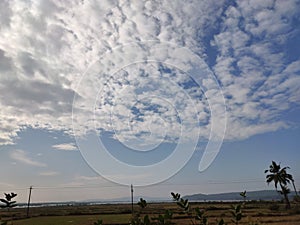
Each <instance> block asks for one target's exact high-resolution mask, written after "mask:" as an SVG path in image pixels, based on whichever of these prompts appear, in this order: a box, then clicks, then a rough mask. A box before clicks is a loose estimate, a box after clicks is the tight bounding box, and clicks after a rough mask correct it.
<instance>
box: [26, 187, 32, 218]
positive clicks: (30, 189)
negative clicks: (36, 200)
mask: <svg viewBox="0 0 300 225" xmlns="http://www.w3.org/2000/svg"><path fill="white" fill-rule="evenodd" d="M31 191H32V186H30V188H29V197H28V203H27V217H29V207H30V198H31Z"/></svg>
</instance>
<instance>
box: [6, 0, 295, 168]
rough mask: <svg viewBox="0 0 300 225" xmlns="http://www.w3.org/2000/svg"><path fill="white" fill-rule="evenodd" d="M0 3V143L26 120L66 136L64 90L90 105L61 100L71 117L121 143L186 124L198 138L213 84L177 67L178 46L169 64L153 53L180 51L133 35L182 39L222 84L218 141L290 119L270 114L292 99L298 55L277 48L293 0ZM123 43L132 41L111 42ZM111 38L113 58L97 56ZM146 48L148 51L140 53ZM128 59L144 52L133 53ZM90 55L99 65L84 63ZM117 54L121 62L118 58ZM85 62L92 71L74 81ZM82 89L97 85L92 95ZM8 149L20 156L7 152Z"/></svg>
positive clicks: (205, 127) (291, 28)
mask: <svg viewBox="0 0 300 225" xmlns="http://www.w3.org/2000/svg"><path fill="white" fill-rule="evenodd" d="M0 4H1V7H0V10H1V13H0V15H1V20H0V21H1V26H0V32H1V37H0V73H1V76H0V92H1V98H0V106H1V112H0V129H1V132H0V143H1V144H2V145H5V144H12V143H14V140H15V138H16V137H17V136H18V132H20V131H22V130H23V129H26V127H34V128H43V129H48V130H60V131H64V132H66V133H68V134H70V135H73V131H72V104H73V97H74V94H77V95H78V96H80V101H79V102H82V103H86V102H88V103H90V102H93V103H94V104H95V108H94V109H93V110H86V109H83V108H81V106H80V105H76V106H75V109H74V108H73V110H76V111H77V112H79V116H78V117H77V119H78V120H79V122H80V121H86V120H87V118H94V119H95V121H96V122H95V123H93V124H92V125H93V126H92V128H93V129H94V128H96V129H97V130H98V131H99V132H113V133H114V136H113V137H114V138H117V139H118V140H120V141H122V142H124V143H125V144H129V142H130V143H131V144H132V143H134V145H139V146H140V145H141V143H145V142H146V143H148V144H149V145H148V146H146V147H145V150H147V149H148V148H151V147H153V146H155V145H156V144H157V143H158V142H159V141H157V140H164V141H168V142H174V141H176V140H177V139H178V137H179V136H184V137H185V138H186V140H188V137H189V136H190V135H195V132H198V131H197V129H198V127H197V126H199V127H200V128H201V129H200V137H201V138H203V139H207V138H208V137H209V132H210V128H211V124H210V122H211V121H210V118H211V115H210V113H211V112H210V107H209V104H208V101H207V99H206V96H207V95H209V94H213V91H214V90H213V89H212V90H209V88H208V87H209V82H208V81H207V82H206V83H205V81H204V82H203V83H202V85H203V86H206V88H207V89H205V88H204V89H203V87H199V86H197V85H196V84H195V82H193V80H191V78H190V76H189V75H188V74H186V73H184V72H183V71H182V69H184V68H186V67H188V66H189V65H188V64H184V63H183V62H185V61H187V59H186V58H185V57H186V56H185V55H180V56H181V57H182V60H181V61H178V62H176V63H175V64H176V65H174V63H173V64H172V65H169V64H166V63H161V62H168V60H169V61H172V62H174V59H175V58H176V57H174V54H177V56H178V54H180V52H177V53H176V51H175V50H176V48H174V49H159V50H155V46H150V47H149V45H145V44H144V43H146V42H147V41H149V40H151V41H155V42H160V43H163V42H166V43H172V44H174V46H179V47H185V48H187V49H190V50H191V51H192V52H193V53H194V54H195V55H197V56H198V57H200V58H201V59H203V60H204V61H205V62H206V63H207V64H208V66H209V67H210V70H211V71H213V73H214V75H215V77H216V79H217V80H218V82H219V84H220V87H221V88H222V91H223V93H224V97H225V102H226V107H227V121H228V122H227V124H228V125H227V130H226V136H225V138H226V139H227V140H240V139H245V138H248V137H250V136H252V135H255V134H259V133H264V132H269V131H276V130H278V129H282V128H287V127H289V125H290V124H289V122H288V121H285V120H284V119H283V118H282V117H281V115H282V114H283V113H285V112H286V111H288V110H291V109H292V108H293V107H299V102H300V101H299V100H300V99H299V96H300V91H299V90H300V89H299V88H298V87H299V84H300V77H299V73H300V59H299V54H298V55H295V54H291V53H290V50H289V49H291V46H290V45H291V44H292V43H293V41H294V40H295V38H296V37H297V36H299V34H300V30H299V28H298V27H296V24H299V14H300V11H299V9H300V7H299V2H298V1H293V0H289V1H285V2H278V1H263V2H261V1H237V2H233V3H232V4H229V3H228V2H227V1H192V0H191V1H186V2H185V1H172V2H165V1H139V2H138V1H135V2H130V1H72V2H63V1H47V0H46V1H32V2H30V1H2V2H1V3H0ZM132 42H135V43H139V44H140V46H139V47H138V48H137V49H131V50H130V51H128V48H127V49H126V52H124V51H122V49H125V48H124V46H126V44H128V43H132ZM115 49H118V51H119V52H118V54H117V55H118V57H116V58H114V59H110V58H106V57H105V56H107V54H108V53H110V52H113V51H115ZM141 49H142V50H141ZM155 51H156V52H155ZM153 52H155V57H156V58H155V60H157V61H156V62H149V61H147V60H149V55H153ZM124 57H126V59H124ZM140 58H141V59H144V61H143V62H136V61H134V60H135V59H140ZM99 60H101V61H100V63H99ZM95 62H96V64H97V63H98V64H97V66H99V68H100V67H101V71H105V73H100V74H97V73H96V72H97V66H96V67H95V66H94V65H95ZM124 62H131V63H132V64H131V65H127V66H125V67H123V68H119V67H120V65H122V63H124ZM145 62H147V63H145ZM91 70H92V71H91ZM93 70H95V71H93ZM98 71H99V70H98ZM92 72H95V74H94V76H93V77H92V79H90V80H86V83H85V86H84V87H82V86H80V88H78V84H79V83H80V81H81V80H82V79H83V77H84V76H85V74H86V73H92ZM91 89H93V90H98V93H97V95H96V96H95V95H94V92H91ZM209 91H210V92H211V93H209ZM151 96H152V97H151ZM187 99H190V101H189V100H187ZM195 108H196V109H197V110H196V113H195ZM112 109H113V111H112ZM179 111H180V115H181V116H182V118H184V119H185V121H186V125H187V127H189V131H188V132H187V133H186V134H181V133H180V129H181V126H182V121H180V119H179V113H178V112H179ZM112 112H113V114H112ZM219 116H223V115H219ZM195 117H196V118H195ZM190 119H196V121H198V122H199V123H198V124H197V126H195V125H194V123H192V122H191V123H190V121H189V120H190ZM124 121H126V122H124ZM78 129H79V130H80V131H81V132H82V133H83V134H84V133H86V132H88V130H89V129H91V127H89V125H87V124H85V123H83V124H82V127H79V128H78ZM139 140H142V141H140V142H139ZM127 142H128V143H127ZM17 156H22V157H17ZM14 157H15V158H23V159H24V157H25V156H24V154H23V153H22V152H16V153H14ZM25 161H26V162H27V163H30V162H31V161H28V160H25ZM25 161H24V160H23V162H25ZM31 163H32V162H31Z"/></svg>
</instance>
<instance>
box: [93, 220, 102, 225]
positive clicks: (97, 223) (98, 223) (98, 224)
mask: <svg viewBox="0 0 300 225" xmlns="http://www.w3.org/2000/svg"><path fill="white" fill-rule="evenodd" d="M102 224H103V222H102V220H98V221H97V222H94V225H102Z"/></svg>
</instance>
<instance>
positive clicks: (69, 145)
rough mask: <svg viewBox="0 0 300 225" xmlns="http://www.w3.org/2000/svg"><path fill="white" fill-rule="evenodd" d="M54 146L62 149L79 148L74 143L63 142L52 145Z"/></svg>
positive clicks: (74, 149)
mask: <svg viewBox="0 0 300 225" xmlns="http://www.w3.org/2000/svg"><path fill="white" fill-rule="evenodd" d="M52 148H55V149H56V150H62V151H76V150H77V147H76V146H75V145H74V144H73V143H63V144H57V145H52Z"/></svg>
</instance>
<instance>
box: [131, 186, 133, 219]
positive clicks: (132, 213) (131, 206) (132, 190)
mask: <svg viewBox="0 0 300 225" xmlns="http://www.w3.org/2000/svg"><path fill="white" fill-rule="evenodd" d="M131 213H132V216H133V185H132V184H131Z"/></svg>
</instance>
